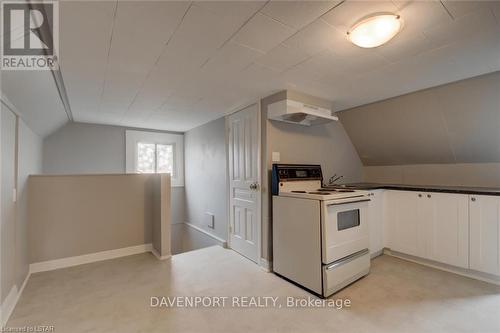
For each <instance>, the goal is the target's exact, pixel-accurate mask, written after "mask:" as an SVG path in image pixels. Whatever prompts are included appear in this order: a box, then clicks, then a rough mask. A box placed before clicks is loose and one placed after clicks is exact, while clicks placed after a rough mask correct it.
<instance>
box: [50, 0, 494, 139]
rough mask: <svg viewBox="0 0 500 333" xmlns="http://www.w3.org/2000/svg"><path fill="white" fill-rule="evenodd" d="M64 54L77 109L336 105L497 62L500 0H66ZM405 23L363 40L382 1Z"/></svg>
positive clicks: (160, 125) (151, 116)
mask: <svg viewBox="0 0 500 333" xmlns="http://www.w3.org/2000/svg"><path fill="white" fill-rule="evenodd" d="M60 7H61V16H60V17H61V19H60V21H61V25H60V26H61V56H60V59H61V63H62V71H63V76H64V80H65V82H66V89H67V91H68V96H69V100H70V104H71V109H72V111H73V116H74V119H75V121H81V122H93V123H102V124H113V125H126V126H134V127H145V128H156V129H164V130H175V131H185V130H189V129H190V128H193V127H195V126H197V125H200V124H203V123H205V122H207V121H209V120H212V119H215V118H218V117H220V116H222V115H224V114H225V113H227V112H229V111H232V110H234V109H235V108H237V107H238V106H241V105H244V104H245V103H248V102H249V101H253V100H255V99H258V98H261V97H264V96H267V95H270V94H271V93H273V92H275V91H279V90H284V89H293V90H300V91H303V92H305V93H308V94H311V95H315V96H318V97H322V98H325V99H328V100H332V101H333V107H334V109H335V110H336V111H338V110H343V109H347V108H350V107H353V106H357V105H363V104H366V103H370V102H374V101H377V100H382V99H386V98H389V97H393V96H398V95H401V94H404V93H408V92H412V91H416V90H420V89H424V88H428V87H432V86H436V85H440V84H444V83H448V82H453V81H456V80H460V79H464V78H468V77H472V76H476V75H480V74H484V73H490V72H493V71H497V70H500V57H498V54H500V2H498V1H497V2H488V1H432V0H431V1H406V0H405V1H354V0H353V1H351V0H347V1H269V2H265V1H216V2H212V1H200V2H196V1H195V2H172V1H135V2H133V1H107V2H105V1H102V2H99V1H86V2H77V1H67V2H62V3H61V6H60ZM381 11H384V12H386V11H390V12H393V13H399V14H400V15H401V16H402V18H403V20H404V22H405V27H404V29H403V31H402V32H401V33H400V34H399V35H398V36H396V38H394V39H393V40H392V41H390V42H389V43H388V44H387V45H385V46H382V47H380V48H376V49H361V48H358V47H356V46H354V45H353V44H351V43H350V42H349V41H348V40H347V39H346V31H347V29H348V28H349V27H351V26H352V25H353V24H354V23H355V22H356V21H357V20H359V19H360V18H362V17H364V16H366V15H368V14H372V13H375V12H381Z"/></svg>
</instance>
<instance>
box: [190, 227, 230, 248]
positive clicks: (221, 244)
mask: <svg viewBox="0 0 500 333" xmlns="http://www.w3.org/2000/svg"><path fill="white" fill-rule="evenodd" d="M184 224H185V225H187V226H188V227H190V228H193V229H195V230H196V231H199V232H201V233H203V234H205V235H206V236H208V237H210V238H212V239H213V240H215V241H217V242H218V243H219V245H220V246H222V247H223V248H227V241H226V240H224V239H222V238H219V237H217V236H215V235H212V234H211V233H209V232H208V231H206V230H204V229H202V228H200V227H198V226H197V225H194V224H191V223H188V222H184Z"/></svg>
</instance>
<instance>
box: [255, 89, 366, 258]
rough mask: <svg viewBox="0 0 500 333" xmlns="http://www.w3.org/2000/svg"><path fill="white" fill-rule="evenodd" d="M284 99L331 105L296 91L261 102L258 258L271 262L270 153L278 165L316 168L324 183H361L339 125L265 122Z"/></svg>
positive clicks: (356, 162)
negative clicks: (276, 155)
mask: <svg viewBox="0 0 500 333" xmlns="http://www.w3.org/2000/svg"><path fill="white" fill-rule="evenodd" d="M285 97H288V98H290V99H293V100H298V101H301V102H304V103H309V104H313V105H317V106H321V107H325V108H331V104H332V103H331V102H330V101H327V100H324V99H319V98H316V97H313V96H310V95H306V94H302V93H299V92H296V91H286V92H280V93H277V94H275V95H272V96H269V97H267V98H265V99H263V100H262V103H261V108H262V132H263V147H262V148H263V156H264V157H265V158H264V161H263V170H267V172H266V173H265V174H264V177H263V178H264V179H263V184H262V195H263V199H262V223H263V226H262V246H263V249H262V257H263V258H265V259H271V257H272V254H271V245H272V244H271V238H272V234H271V231H272V230H271V229H272V228H271V217H272V211H271V203H270V200H271V194H270V177H269V175H270V172H271V167H272V164H273V162H272V152H279V153H280V162H279V163H299V164H320V165H321V168H322V170H323V176H324V178H325V180H328V178H329V177H331V176H333V175H334V174H337V175H343V176H344V178H343V179H342V182H358V181H361V180H362V179H363V165H362V164H361V161H360V159H359V157H358V155H357V153H356V150H355V149H354V146H353V145H352V143H351V141H350V139H349V137H348V136H347V134H346V132H345V130H344V128H343V126H342V124H341V123H339V122H331V123H327V124H324V125H318V126H311V127H307V126H300V125H295V124H287V123H283V122H278V121H270V120H267V106H268V105H269V104H271V103H273V102H275V101H277V100H280V99H283V98H285Z"/></svg>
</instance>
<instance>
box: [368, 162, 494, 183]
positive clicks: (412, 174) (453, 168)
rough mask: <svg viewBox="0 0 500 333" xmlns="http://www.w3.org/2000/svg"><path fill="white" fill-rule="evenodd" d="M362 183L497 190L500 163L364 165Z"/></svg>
mask: <svg viewBox="0 0 500 333" xmlns="http://www.w3.org/2000/svg"><path fill="white" fill-rule="evenodd" d="M364 180H365V181H367V182H371V183H386V184H410V185H411V184H413V185H415V184H416V185H446V186H472V187H474V186H480V187H500V163H457V164H411V165H388V166H367V167H364Z"/></svg>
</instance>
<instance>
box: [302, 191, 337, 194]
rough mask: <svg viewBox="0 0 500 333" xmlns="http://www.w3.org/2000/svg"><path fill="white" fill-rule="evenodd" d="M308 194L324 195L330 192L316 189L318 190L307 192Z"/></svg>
mask: <svg viewBox="0 0 500 333" xmlns="http://www.w3.org/2000/svg"><path fill="white" fill-rule="evenodd" d="M307 193H309V194H324V195H327V194H331V193H330V192H324V191H318V192H307Z"/></svg>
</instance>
